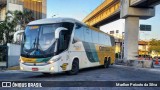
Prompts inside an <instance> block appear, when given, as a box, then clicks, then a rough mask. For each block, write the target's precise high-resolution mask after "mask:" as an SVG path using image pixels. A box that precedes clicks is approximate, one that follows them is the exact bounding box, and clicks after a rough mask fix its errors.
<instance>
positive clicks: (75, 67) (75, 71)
mask: <svg viewBox="0 0 160 90" xmlns="http://www.w3.org/2000/svg"><path fill="white" fill-rule="evenodd" d="M78 72H79V60H78V59H75V60H73V63H72V69H71V70H70V71H69V72H68V73H69V74H70V75H76V74H78Z"/></svg>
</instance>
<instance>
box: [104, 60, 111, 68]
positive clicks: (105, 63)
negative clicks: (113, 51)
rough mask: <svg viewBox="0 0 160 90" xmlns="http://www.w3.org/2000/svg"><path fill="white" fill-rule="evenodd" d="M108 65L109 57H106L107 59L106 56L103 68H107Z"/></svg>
mask: <svg viewBox="0 0 160 90" xmlns="http://www.w3.org/2000/svg"><path fill="white" fill-rule="evenodd" d="M109 65H110V58H108V60H107V58H105V60H104V68H109Z"/></svg>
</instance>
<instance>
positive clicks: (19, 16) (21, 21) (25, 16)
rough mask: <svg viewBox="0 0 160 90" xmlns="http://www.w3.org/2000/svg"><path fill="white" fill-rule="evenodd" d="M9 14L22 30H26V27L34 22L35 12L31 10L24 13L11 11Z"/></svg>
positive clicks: (25, 10)
mask: <svg viewBox="0 0 160 90" xmlns="http://www.w3.org/2000/svg"><path fill="white" fill-rule="evenodd" d="M9 14H11V16H12V17H13V21H15V22H16V23H17V25H20V27H21V29H24V28H25V27H26V25H27V24H28V23H29V22H31V21H33V20H34V17H33V12H32V11H31V10H27V9H24V10H23V12H21V11H17V10H16V11H14V12H11V11H9Z"/></svg>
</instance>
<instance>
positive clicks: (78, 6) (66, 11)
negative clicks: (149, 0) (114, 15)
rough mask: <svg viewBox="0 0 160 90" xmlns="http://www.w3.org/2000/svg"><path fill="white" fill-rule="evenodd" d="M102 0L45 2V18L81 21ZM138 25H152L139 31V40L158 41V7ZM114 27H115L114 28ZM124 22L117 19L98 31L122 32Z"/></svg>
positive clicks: (159, 36) (159, 7)
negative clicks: (148, 28) (66, 18)
mask: <svg viewBox="0 0 160 90" xmlns="http://www.w3.org/2000/svg"><path fill="white" fill-rule="evenodd" d="M103 1H104V0H47V18H53V17H71V18H75V19H77V20H80V21H82V20H83V19H84V18H85V17H86V16H87V15H88V14H89V13H91V12H92V11H93V10H94V9H95V8H96V7H98V6H99V5H100V4H101V3H103ZM140 24H147V25H152V31H145V32H144V31H143V32H142V31H140V40H150V39H152V38H155V39H160V33H159V32H160V31H159V30H160V5H158V6H156V15H155V17H152V18H150V19H147V20H140ZM115 26H116V27H115ZM124 26H125V20H124V19H119V20H117V21H114V22H112V23H109V24H107V25H103V26H101V27H100V29H101V30H102V31H104V32H109V31H113V30H120V33H122V32H124Z"/></svg>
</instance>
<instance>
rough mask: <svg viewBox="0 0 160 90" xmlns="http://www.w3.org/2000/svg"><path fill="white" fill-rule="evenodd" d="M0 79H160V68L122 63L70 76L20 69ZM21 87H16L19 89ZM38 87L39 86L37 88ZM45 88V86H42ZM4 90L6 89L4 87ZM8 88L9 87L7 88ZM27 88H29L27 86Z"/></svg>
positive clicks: (53, 89) (151, 89)
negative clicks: (136, 66) (146, 67)
mask: <svg viewBox="0 0 160 90" xmlns="http://www.w3.org/2000/svg"><path fill="white" fill-rule="evenodd" d="M0 80H1V81H5V80H12V81H160V68H154V69H141V68H139V69H138V68H133V67H127V66H121V65H113V66H111V67H110V68H108V69H103V68H100V67H98V68H90V69H83V70H81V71H80V73H79V74H78V75H72V76H69V75H67V74H65V73H59V74H53V75H47V76H46V75H43V74H41V73H32V72H21V71H18V70H15V71H13V70H11V71H3V72H0ZM107 88H108V89H109V90H122V89H125V90H130V89H131V90H146V89H147V90H148V89H149V90H160V88H158V87H157V88H152V87H151V88H136V87H132V88H129V87H125V88H120V87H103V88H93V87H90V88H87V87H85V88H84V87H77V88H69V87H66V88H64V87H63V88H45V90H55V89H56V90H69V89H72V90H86V89H89V90H106V89H107ZM19 89H20V88H18V89H17V88H14V90H19ZM30 89H31V88H30ZM37 89H38V88H37ZM40 89H41V90H44V88H40ZM2 90H5V89H4V88H3V89H2ZM7 90H8V89H7ZM25 90H27V88H25Z"/></svg>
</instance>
